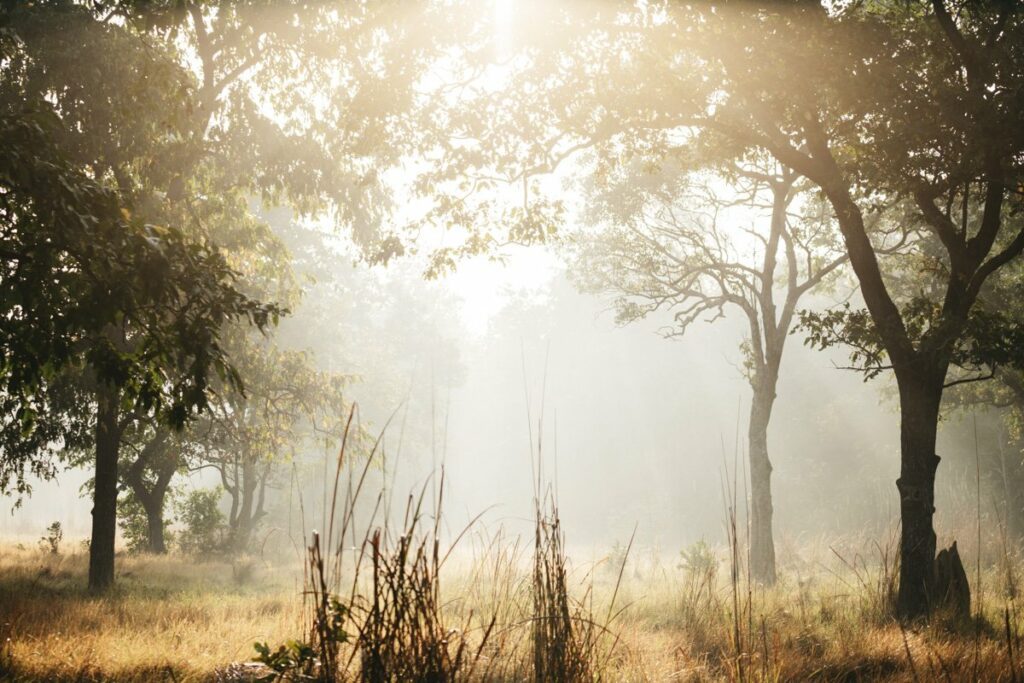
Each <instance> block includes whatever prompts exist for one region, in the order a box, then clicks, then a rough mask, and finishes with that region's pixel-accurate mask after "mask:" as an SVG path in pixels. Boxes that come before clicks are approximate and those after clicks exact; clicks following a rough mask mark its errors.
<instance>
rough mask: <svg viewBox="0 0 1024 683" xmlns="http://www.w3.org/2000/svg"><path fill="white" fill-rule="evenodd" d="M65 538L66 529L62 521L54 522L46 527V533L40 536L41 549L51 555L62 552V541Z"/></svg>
mask: <svg viewBox="0 0 1024 683" xmlns="http://www.w3.org/2000/svg"><path fill="white" fill-rule="evenodd" d="M62 540H64V529H62V528H61V525H60V522H54V523H53V524H51V525H50V526H48V527H46V534H45V535H44V536H41V537H40V538H39V549H40V550H42V551H43V552H44V553H50V554H51V555H59V554H60V542H61V541H62Z"/></svg>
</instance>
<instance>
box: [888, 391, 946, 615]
mask: <svg viewBox="0 0 1024 683" xmlns="http://www.w3.org/2000/svg"><path fill="white" fill-rule="evenodd" d="M896 376H897V382H898V384H899V389H900V418H901V421H900V465H901V466H900V478H899V479H897V480H896V487H897V488H898V489H899V495H900V521H901V536H900V588H899V597H898V599H897V605H896V609H897V613H898V614H899V616H900V617H901V618H903V619H917V618H920V617H925V616H927V615H928V614H929V612H930V611H931V601H930V596H931V595H932V593H933V591H932V581H933V579H934V571H935V529H934V527H933V524H932V517H933V515H934V514H935V471H936V469H937V468H938V466H939V456H938V455H936V454H935V437H936V433H937V432H938V423H939V405H940V404H941V402H942V389H943V382H944V380H945V373H944V372H943V373H941V375H940V373H938V372H908V371H903V372H900V371H897V375H896Z"/></svg>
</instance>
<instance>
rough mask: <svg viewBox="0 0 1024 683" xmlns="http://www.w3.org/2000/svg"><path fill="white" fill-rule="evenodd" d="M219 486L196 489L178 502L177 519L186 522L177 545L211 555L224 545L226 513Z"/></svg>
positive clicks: (192, 551)
mask: <svg viewBox="0 0 1024 683" xmlns="http://www.w3.org/2000/svg"><path fill="white" fill-rule="evenodd" d="M220 497H221V489H220V487H217V488H213V489H196V490H195V491H191V492H190V493H189V494H188V495H186V496H184V497H183V498H181V500H180V502H179V503H178V505H177V515H178V520H179V521H180V522H181V523H182V524H183V525H184V529H182V531H181V533H180V534H179V535H178V546H179V547H180V548H181V549H182V550H183V551H184V552H186V553H193V554H195V555H209V554H210V553H214V552H216V551H217V550H219V549H220V548H221V547H222V546H223V544H224V537H225V527H224V515H223V514H222V513H221V511H220V508H219V507H218V504H219V503H220Z"/></svg>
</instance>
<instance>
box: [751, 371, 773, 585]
mask: <svg viewBox="0 0 1024 683" xmlns="http://www.w3.org/2000/svg"><path fill="white" fill-rule="evenodd" d="M774 401H775V391H774V387H770V388H769V387H763V388H759V387H755V389H754V398H753V401H752V402H751V405H750V424H749V426H748V432H747V437H748V449H749V451H748V455H749V458H750V574H751V577H752V578H753V579H754V580H755V581H757V582H759V583H762V584H765V585H768V586H770V585H773V584H774V583H775V580H776V572H775V541H774V537H773V533H772V512H773V509H772V463H771V460H769V458H768V423H769V420H770V419H771V413H772V404H773V403H774Z"/></svg>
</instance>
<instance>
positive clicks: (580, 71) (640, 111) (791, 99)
mask: <svg viewBox="0 0 1024 683" xmlns="http://www.w3.org/2000/svg"><path fill="white" fill-rule="evenodd" d="M532 9H535V10H536V11H535V13H532V14H531V13H530V12H524V15H528V16H531V26H532V27H533V30H532V31H531V32H526V31H521V32H520V33H519V34H518V35H519V36H521V49H520V51H519V54H518V55H517V59H510V60H508V64H509V65H510V66H509V67H508V68H509V71H511V73H510V74H508V75H506V76H505V77H504V78H503V79H502V87H501V88H491V90H490V91H487V90H486V89H484V88H481V89H479V90H477V91H475V92H474V91H472V90H471V89H470V88H469V87H465V88H463V91H464V92H470V93H472V94H473V96H471V97H468V98H467V100H468V101H462V102H459V104H458V107H459V109H460V111H462V112H463V113H462V115H461V116H458V117H452V118H451V120H452V121H453V126H452V128H453V132H452V134H451V135H450V136H449V139H450V140H458V141H460V142H459V143H458V144H454V143H452V144H450V145H449V150H448V152H447V154H446V156H445V157H444V158H443V159H442V160H441V161H440V163H439V168H441V169H442V170H440V171H437V172H435V174H434V176H433V177H435V178H444V177H451V176H452V175H456V172H455V171H453V170H452V169H456V168H457V169H461V173H462V174H463V175H462V177H465V178H468V179H469V180H468V181H467V182H470V183H472V182H474V181H475V180H478V179H482V178H491V179H494V180H498V181H505V182H511V183H514V184H516V185H519V184H522V186H524V187H526V186H527V180H528V179H529V178H530V177H532V176H537V175H540V174H543V173H547V172H551V171H552V170H553V169H555V168H557V167H558V166H560V165H562V166H564V165H565V164H566V162H567V160H573V159H576V158H577V157H579V154H578V153H579V152H580V151H581V150H590V151H592V153H593V155H594V156H596V157H597V158H598V159H599V160H600V161H599V162H598V164H597V169H598V171H600V169H601V163H604V161H603V160H604V159H606V158H609V157H611V158H616V157H621V156H623V150H624V149H625V150H627V151H628V150H637V149H640V150H643V149H651V148H660V149H662V150H663V151H665V152H666V153H671V152H672V151H673V150H687V149H701V148H710V149H718V150H721V151H725V150H731V151H733V152H734V153H736V154H743V153H744V151H745V150H751V149H763V150H765V151H766V152H768V153H769V154H770V155H771V156H772V157H773V158H774V159H775V160H776V161H778V162H779V163H780V164H782V165H784V166H786V167H788V168H791V169H793V170H794V171H795V172H796V173H798V174H800V175H801V176H803V177H805V178H807V179H808V180H809V181H811V182H813V183H814V184H815V185H816V186H817V187H818V188H819V189H820V191H821V193H822V194H823V196H824V197H825V199H826V200H827V201H828V203H829V205H830V207H831V210H832V211H833V213H834V215H835V220H836V223H837V225H838V228H839V231H840V233H841V236H842V240H843V244H844V246H845V249H846V252H847V254H848V256H849V260H850V264H851V267H852V270H853V272H854V274H855V275H856V277H857V280H858V282H859V284H860V290H861V294H862V296H863V299H864V303H865V305H866V309H865V311H864V312H863V313H862V314H853V315H852V317H849V318H848V319H847V320H848V322H849V325H847V324H845V323H844V322H843V321H837V322H838V323H841V324H839V325H838V327H843V328H847V329H848V330H849V331H851V332H853V331H854V328H855V327H856V326H858V325H860V326H865V325H866V326H868V327H870V329H871V330H872V334H876V335H877V339H878V340H879V343H880V348H881V349H882V350H883V353H884V356H885V359H886V360H885V362H884V363H883V365H884V366H885V367H887V368H891V369H892V371H893V373H894V374H895V376H896V381H897V384H898V386H899V394H900V411H901V456H900V457H901V474H900V478H899V480H898V483H897V489H898V493H899V497H900V515H901V521H902V525H901V541H900V551H901V565H900V589H899V598H898V606H897V607H898V611H899V613H900V615H902V616H903V617H905V618H911V619H912V618H916V617H920V616H924V615H926V614H928V613H929V611H930V609H931V597H930V596H933V595H934V591H933V590H932V589H933V587H934V586H933V578H934V570H933V561H934V559H935V554H936V553H935V550H936V537H935V531H934V527H933V514H934V482H935V472H936V468H937V466H938V462H939V458H938V456H937V455H936V454H935V439H936V432H937V425H938V416H939V407H940V404H941V400H942V395H943V390H944V389H945V388H946V385H947V373H948V371H949V368H950V364H951V363H952V359H953V356H954V355H955V354H956V353H957V349H958V348H962V344H961V342H962V341H963V336H964V334H965V331H966V329H967V327H968V324H969V321H970V320H971V316H972V310H973V308H974V304H975V303H976V301H977V299H978V296H979V294H980V293H981V292H982V291H983V288H984V286H985V283H986V281H987V280H988V278H989V276H990V275H992V274H993V273H994V272H996V271H998V270H999V269H1000V268H1001V267H1003V266H1004V265H1005V264H1007V263H1009V262H1010V261H1012V260H1013V259H1015V258H1016V257H1017V256H1018V255H1019V254H1020V252H1021V251H1022V250H1024V231H1022V229H1021V221H1020V219H1019V214H1018V211H1019V209H1020V207H1021V199H1022V195H1021V191H1020V187H1021V158H1022V153H1024V130H1022V127H1021V126H1020V121H1021V119H1022V115H1024V112H1022V104H1021V101H1020V98H1019V96H1018V93H1019V92H1020V91H1021V88H1022V82H1024V13H1022V12H1021V11H1020V8H1019V7H1018V6H1017V5H1016V4H1014V3H1002V2H993V3H980V2H978V3H975V2H970V3H961V4H958V5H957V6H956V9H951V3H949V2H947V1H946V0H931V2H911V3H898V4H886V3H860V2H850V3H820V4H819V3H786V4H777V3H772V4H770V5H769V4H761V5H759V4H755V3H750V4H730V5H728V6H725V7H722V6H713V5H704V4H692V5H677V4H674V3H668V2H664V3H646V4H642V5H639V6H632V5H630V4H629V3H620V4H614V5H606V4H601V5H600V6H595V7H590V6H585V5H584V6H579V5H572V6H560V7H558V8H554V9H547V10H545V9H542V8H540V7H536V8H532ZM540 12H544V21H537V14H538V13H540ZM517 28H518V27H517ZM519 30H521V29H519ZM496 90H497V91H498V92H495V91H496ZM510 92H520V93H529V96H528V97H522V98H518V99H517V98H513V97H509V93H510ZM480 112H485V113H487V115H483V114H480ZM489 150H491V151H489ZM627 154H628V152H627ZM570 163H571V162H570ZM492 182H493V181H492ZM541 189H542V188H540V187H539V186H537V185H534V186H533V189H532V190H531V191H532V192H534V193H536V194H539V193H540V190H541ZM900 204H902V205H904V206H909V207H911V208H912V211H910V212H908V213H907V214H906V219H907V222H906V223H905V224H904V227H905V231H906V232H907V233H908V234H910V235H913V236H915V238H916V239H915V240H914V243H913V245H912V248H913V251H916V252H918V253H922V254H926V253H934V254H936V255H937V256H938V259H937V260H935V261H934V262H933V263H931V268H932V273H933V274H934V276H935V286H934V287H932V291H931V292H929V294H930V295H931V296H928V295H925V296H924V297H923V298H915V299H912V300H909V301H905V300H904V301H897V300H896V299H894V294H893V292H892V290H891V288H890V286H889V284H888V283H887V280H886V276H885V274H884V271H883V268H882V266H881V264H880V262H879V249H878V246H879V245H878V244H876V243H874V242H873V241H872V235H871V232H870V230H869V228H868V226H869V224H870V223H871V219H872V216H873V215H874V213H875V211H876V207H892V206H896V205H900ZM933 247H934V250H932V248H933ZM925 301H927V302H929V303H928V304H927V305H925V303H924V302H925ZM912 319H913V320H917V321H918V322H921V323H923V324H917V323H915V322H913V320H912ZM990 322H991V320H990ZM844 336H845V337H847V338H849V337H850V335H849V334H847V335H844ZM819 341H823V342H825V343H833V342H835V341H839V338H838V337H830V336H827V335H826V336H824V337H820V338H819ZM953 381H957V380H953Z"/></svg>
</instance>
